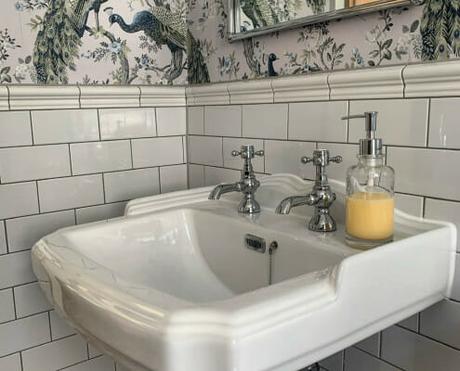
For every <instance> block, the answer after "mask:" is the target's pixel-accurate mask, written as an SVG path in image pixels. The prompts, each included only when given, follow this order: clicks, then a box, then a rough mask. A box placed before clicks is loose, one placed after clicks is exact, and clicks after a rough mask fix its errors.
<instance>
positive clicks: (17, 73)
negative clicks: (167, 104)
mask: <svg viewBox="0 0 460 371" xmlns="http://www.w3.org/2000/svg"><path fill="white" fill-rule="evenodd" d="M186 13H187V4H186V1H185V0H168V1H167V2H166V0H165V2H164V3H163V0H152V1H149V0H2V12H1V15H0V83H15V84H18V83H19V84H22V83H39V84H68V83H69V84H172V83H174V84H183V83H185V82H186V80H187V70H186V52H185V50H186V39H187V28H186ZM163 25H166V26H165V27H168V31H169V32H170V33H171V35H173V36H172V37H171V38H170V40H167V39H166V38H164V37H161V35H160V36H159V33H158V32H157V31H158V30H159V29H160V28H161V27H162V26H163Z"/></svg>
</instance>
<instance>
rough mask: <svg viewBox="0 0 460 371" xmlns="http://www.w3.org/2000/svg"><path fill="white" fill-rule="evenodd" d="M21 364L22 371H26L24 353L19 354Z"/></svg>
mask: <svg viewBox="0 0 460 371" xmlns="http://www.w3.org/2000/svg"><path fill="white" fill-rule="evenodd" d="M14 354H15V353H14ZM19 362H20V364H21V371H24V361H23V359H22V352H19Z"/></svg>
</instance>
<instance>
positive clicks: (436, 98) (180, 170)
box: [0, 63, 460, 371]
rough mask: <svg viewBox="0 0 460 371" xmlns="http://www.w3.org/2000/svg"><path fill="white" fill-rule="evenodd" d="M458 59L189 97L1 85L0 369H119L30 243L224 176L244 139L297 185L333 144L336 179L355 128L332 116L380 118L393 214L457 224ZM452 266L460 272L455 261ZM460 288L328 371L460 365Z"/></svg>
mask: <svg viewBox="0 0 460 371" xmlns="http://www.w3.org/2000/svg"><path fill="white" fill-rule="evenodd" d="M439 66H440V67H439ZM459 66H460V64H459V63H446V64H442V63H439V64H437V65H436V66H435V65H426V66H423V68H421V67H420V66H409V67H403V66H401V67H391V68H383V69H374V70H373V71H367V70H364V71H352V72H340V73H337V74H318V75H313V76H302V77H294V78H281V79H275V80H263V81H257V82H238V83H234V84H233V83H230V84H222V85H208V86H205V87H192V88H187V89H185V88H181V87H130V88H127V89H123V88H116V87H72V86H69V87H64V88H62V89H61V88H56V87H27V86H11V87H8V89H7V88H6V87H5V89H3V90H4V91H5V94H0V110H3V111H2V112H0V206H1V207H0V370H2V371H3V370H5V371H39V370H44V371H57V370H67V371H115V365H114V363H113V361H112V360H111V359H110V358H109V357H107V356H103V355H102V354H101V353H100V352H99V351H97V350H96V349H95V348H94V347H93V346H91V345H88V344H86V343H85V342H84V341H82V339H81V338H80V337H79V336H78V335H76V334H75V332H74V330H73V329H71V328H70V327H69V326H68V325H67V324H66V323H65V322H64V321H63V320H61V318H60V317H59V315H58V314H56V313H55V312H54V310H52V308H51V307H50V305H49V303H47V301H46V300H44V297H43V295H42V294H41V291H40V289H39V286H38V284H37V283H36V280H35V277H34V275H33V274H32V272H31V266H30V252H29V249H30V247H31V246H32V244H33V243H34V242H35V241H36V240H37V239H38V238H40V237H41V236H43V235H45V234H47V233H50V232H52V231H53V230H55V229H58V228H61V227H65V226H68V225H74V224H80V223H86V222H93V221H97V220H101V219H106V218H108V217H113V216H118V215H121V214H122V213H123V208H124V205H125V203H126V201H127V200H129V199H132V198H136V197H142V196H145V195H150V194H156V193H160V192H169V191H174V190H180V189H185V188H187V184H189V185H190V187H199V186H204V185H212V184H216V183H218V182H222V181H224V182H230V181H234V180H236V179H237V178H238V177H239V171H238V169H239V167H240V165H241V164H240V162H239V161H238V160H235V159H234V158H232V157H231V156H230V155H229V153H230V151H231V150H232V149H233V148H236V147H239V146H240V145H241V144H246V143H254V144H255V145H256V147H257V148H258V149H264V150H265V154H266V155H265V157H264V158H261V159H257V160H256V161H255V168H256V171H257V172H258V173H259V174H263V173H267V174H268V173H279V172H290V173H294V174H297V175H300V176H302V177H304V178H307V179H313V177H314V169H313V168H312V167H311V166H304V165H302V164H300V161H299V157H300V156H301V155H304V154H310V153H311V152H312V151H313V149H315V148H319V147H324V148H327V149H329V150H330V151H331V152H332V153H333V154H341V155H342V156H343V157H344V163H342V164H340V165H336V164H333V165H331V167H330V168H329V169H328V170H329V174H330V176H331V177H332V178H337V179H342V180H343V179H344V177H345V169H346V167H347V166H349V164H351V163H353V162H354V161H355V158H354V156H355V154H356V151H357V145H356V142H357V139H358V138H359V137H360V133H361V128H362V122H360V121H359V120H349V121H341V120H340V117H341V116H343V115H346V114H348V113H359V112H361V111H363V110H372V109H376V110H378V111H380V113H381V117H380V118H381V121H380V124H381V126H380V128H379V135H381V136H382V137H383V139H384V141H385V143H386V148H385V149H386V152H387V160H388V162H389V163H390V164H391V165H393V166H394V167H395V168H396V170H397V172H398V178H397V179H398V184H397V191H398V194H397V204H398V207H399V208H401V209H403V210H405V211H407V212H409V213H412V214H415V215H419V216H426V217H429V218H431V217H432V218H438V219H446V220H451V221H453V222H455V223H456V224H457V225H458V226H460V193H459V191H458V187H457V184H458V180H459V178H460V173H459V172H458V171H456V170H457V169H458V166H457V164H458V162H457V156H459V152H458V150H459V149H460V140H459V138H458V135H457V134H459V133H460V131H459V129H458V127H457V126H458V125H457V121H458V120H457V118H458V117H459V115H460V108H459V107H460V105H458V102H459V101H458V100H459V98H457V97H458V96H460V89H459V88H458V77H457V76H458V73H457V71H458V69H459ZM438 68H440V69H441V70H442V71H441V73H438V72H436V71H437V69H438ZM37 89H39V90H40V91H39V94H37ZM186 90H187V91H188V93H189V94H188V96H187V102H188V103H189V105H190V107H188V109H186V108H185V101H186V97H185V91H186ZM186 130H187V131H188V135H186ZM187 138H188V140H187ZM187 152H188V154H187ZM12 161H14V164H12ZM187 164H188V168H187ZM187 172H188V176H187ZM438 178H442V180H440V179H438ZM459 251H460V250H459ZM457 266H458V271H460V259H458V260H457ZM459 276H460V275H459ZM456 281H459V282H457V284H456V285H455V287H454V290H453V292H452V297H451V299H450V300H448V301H445V302H443V303H440V304H438V305H436V306H434V307H432V308H430V309H428V310H426V311H424V312H423V313H421V314H418V315H415V316H413V317H411V318H409V319H407V320H406V321H403V322H401V323H400V324H399V325H397V326H393V327H391V328H389V329H387V330H385V331H383V332H381V333H378V334H375V335H374V336H372V337H370V338H369V339H366V340H364V341H362V342H360V343H358V344H356V346H353V347H351V348H349V349H347V350H345V351H343V352H340V353H338V354H336V355H333V356H331V357H329V358H328V359H326V360H324V361H322V362H321V365H322V367H323V369H325V370H329V371H376V370H383V371H395V370H407V371H410V370H414V371H437V370H443V371H445V370H446V371H450V370H452V371H454V370H459V369H460V336H459V335H458V334H459V331H458V330H457V329H458V326H459V325H460V278H459V279H457V280H456ZM121 370H123V371H125V368H123V367H122V366H117V368H116V371H121Z"/></svg>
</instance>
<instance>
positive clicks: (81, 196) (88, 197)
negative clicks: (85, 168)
mask: <svg viewBox="0 0 460 371" xmlns="http://www.w3.org/2000/svg"><path fill="white" fill-rule="evenodd" d="M38 194H39V197H40V207H41V211H43V212H47V211H55V210H63V209H72V208H75V207H83V206H91V205H97V204H102V203H104V193H103V187H102V175H99V174H97V175H86V176H77V177H71V178H62V179H50V180H42V181H40V182H38Z"/></svg>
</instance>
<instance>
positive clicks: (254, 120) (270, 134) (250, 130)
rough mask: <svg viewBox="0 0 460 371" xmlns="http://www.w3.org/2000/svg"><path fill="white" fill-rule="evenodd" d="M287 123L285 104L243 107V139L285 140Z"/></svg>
mask: <svg viewBox="0 0 460 371" xmlns="http://www.w3.org/2000/svg"><path fill="white" fill-rule="evenodd" d="M287 122H288V105H287V104H257V105H248V106H243V136H244V137H250V138H269V139H287Z"/></svg>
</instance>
